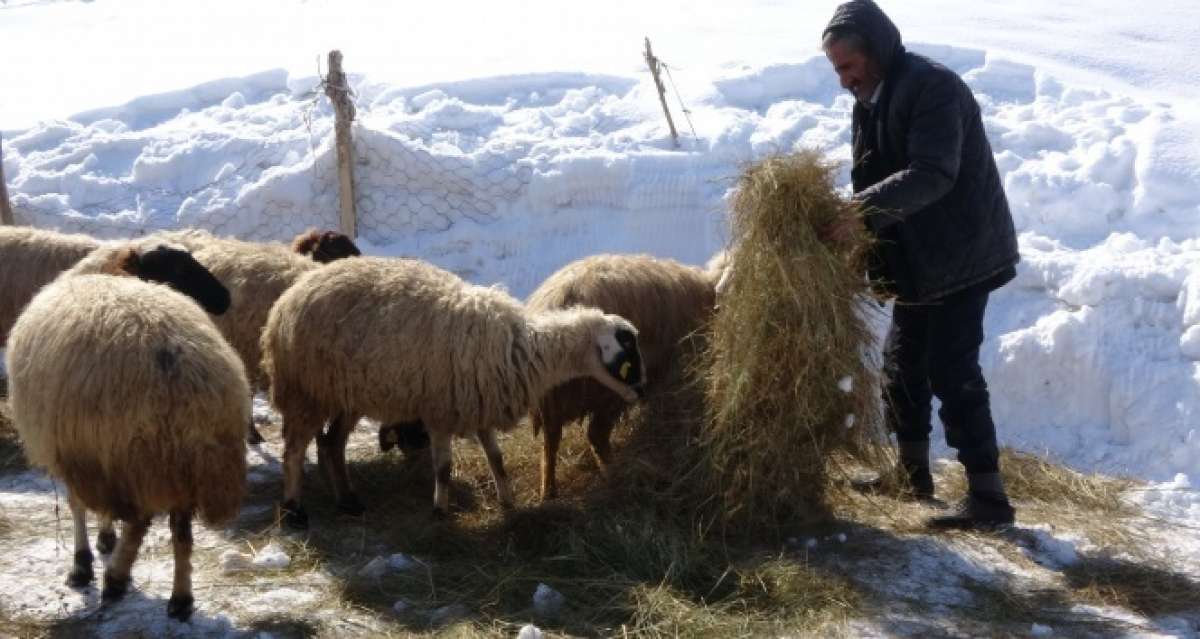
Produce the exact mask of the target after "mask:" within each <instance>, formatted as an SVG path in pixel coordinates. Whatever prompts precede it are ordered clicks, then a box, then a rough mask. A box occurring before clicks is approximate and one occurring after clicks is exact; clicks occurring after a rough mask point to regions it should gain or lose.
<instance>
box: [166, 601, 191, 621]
mask: <svg viewBox="0 0 1200 639" xmlns="http://www.w3.org/2000/svg"><path fill="white" fill-rule="evenodd" d="M194 603H195V600H194V599H193V598H192V596H191V595H171V599H170V600H169V601H167V616H168V617H170V618H172V619H176V620H178V621H182V622H186V621H187V620H188V619H190V618H191V616H192V610H194V607H193V604H194Z"/></svg>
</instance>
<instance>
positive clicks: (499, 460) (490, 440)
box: [475, 429, 514, 509]
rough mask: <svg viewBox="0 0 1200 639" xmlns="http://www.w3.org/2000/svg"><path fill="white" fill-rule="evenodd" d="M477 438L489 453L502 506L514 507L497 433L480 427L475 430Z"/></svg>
mask: <svg viewBox="0 0 1200 639" xmlns="http://www.w3.org/2000/svg"><path fill="white" fill-rule="evenodd" d="M475 438H476V439H478V440H479V445H480V446H482V447H483V452H484V453H485V454H486V455H487V461H488V468H490V469H491V471H492V480H493V481H495V482H496V497H498V498H499V499H500V506H502V507H503V508H505V509H509V508H512V507H513V502H514V500H513V489H512V483H511V482H510V481H509V480H508V473H506V472H504V457H503V455H501V454H500V446H499V445H498V444H497V443H496V433H495V432H494V431H492V430H491V429H480V430H477V431H475Z"/></svg>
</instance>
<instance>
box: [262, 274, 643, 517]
mask: <svg viewBox="0 0 1200 639" xmlns="http://www.w3.org/2000/svg"><path fill="white" fill-rule="evenodd" d="M263 353H264V360H263V367H264V368H265V369H266V371H267V372H268V374H269V375H270V377H271V403H272V404H273V405H274V406H275V408H276V409H277V410H279V411H280V413H282V415H283V432H284V438H285V450H284V460H283V465H284V499H285V501H284V503H283V505H282V510H283V511H284V515H285V518H286V519H285V520H286V521H287V523H289V524H290V525H293V526H305V525H307V515H306V514H305V512H304V509H303V507H302V506H301V504H300V484H301V481H300V480H301V472H302V470H303V461H304V452H305V449H306V448H307V447H308V443H309V442H310V441H312V440H313V438H314V437H315V436H316V435H317V434H318V433H319V432H320V431H321V427H322V425H324V424H325V423H326V422H327V421H329V422H330V423H329V429H328V431H327V433H326V434H325V435H323V436H322V437H320V438H319V439H318V442H317V444H318V452H319V453H320V458H321V461H323V462H327V463H324V464H323V465H324V466H325V468H326V471H327V472H328V473H329V476H330V479H331V480H332V483H333V486H334V491H335V494H336V496H337V500H338V506H339V508H341V509H342V510H343V511H345V512H351V513H355V512H361V510H362V506H361V503H360V502H359V500H358V498H357V496H356V495H354V493H353V491H352V489H351V487H350V481H349V477H348V476H347V475H346V468H345V446H346V440H347V439H348V438H349V435H350V432H351V431H352V430H353V428H354V426H355V425H356V424H357V423H358V420H359V419H360V418H361V417H364V416H366V417H371V418H374V419H377V420H380V421H381V422H384V423H389V422H398V421H412V420H421V421H422V422H424V424H425V426H426V428H427V429H428V430H429V433H430V438H431V440H432V449H433V450H432V457H433V465H434V470H435V488H434V500H433V501H434V512H435V514H443V513H445V512H446V508H447V504H448V497H449V493H448V484H449V480H450V473H451V457H450V441H451V437H452V436H454V435H458V436H466V435H470V434H473V435H475V437H476V438H477V439H478V441H479V444H480V445H481V446H482V447H483V449H484V452H485V453H486V455H487V459H488V465H489V467H490V469H491V472H492V477H493V479H494V480H495V482H496V492H497V495H498V496H499V500H500V503H501V504H502V505H504V506H506V507H509V506H511V505H512V503H513V494H512V488H511V486H510V484H509V481H508V478H507V475H506V474H505V471H504V466H503V461H502V457H501V454H500V449H499V447H498V446H497V444H496V439H495V434H494V431H495V430H508V429H511V428H512V427H514V426H515V425H516V424H517V422H518V420H519V419H520V418H521V417H522V416H524V415H525V414H526V413H528V412H529V410H530V409H531V408H532V407H533V406H534V404H535V403H536V402H537V401H538V399H539V398H540V397H541V395H542V393H543V392H545V391H546V390H547V389H549V388H551V387H553V386H555V385H557V384H561V383H563V382H566V381H568V380H570V379H574V378H577V377H583V376H591V377H592V378H594V379H596V380H597V381H599V382H600V383H601V384H604V385H605V386H607V387H608V388H610V389H612V390H613V391H614V392H616V393H617V394H618V395H620V396H621V397H623V398H624V399H625V400H626V401H633V400H634V399H636V398H637V396H638V395H639V394H640V392H641V387H642V384H643V378H644V369H643V366H642V365H641V355H640V353H639V351H638V346H637V331H636V329H635V328H634V327H633V325H632V324H630V323H629V322H628V321H626V320H625V319H623V318H620V317H618V316H615V315H605V314H603V313H601V312H600V311H598V310H595V309H571V310H558V311H549V312H543V313H531V312H527V311H526V310H525V309H524V307H522V305H521V304H520V302H518V301H517V300H515V299H513V298H512V297H511V296H509V295H508V294H507V293H504V292H503V291H501V290H498V289H495V288H484V287H480V286H472V285H469V284H466V283H465V282H463V281H462V280H461V279H459V278H458V277H457V276H455V275H454V274H452V273H449V272H447V271H444V270H442V269H439V268H437V267H435V266H432V265H430V264H426V263H424V262H420V261H417V260H404V259H379V258H368V257H364V258H358V259H353V260H342V261H340V262H334V263H332V264H329V265H327V266H325V267H324V268H321V269H319V270H316V271H313V272H312V273H309V274H307V275H305V276H304V277H303V278H301V279H300V280H299V281H298V282H296V284H295V286H293V287H292V288H290V289H288V291H287V292H286V293H284V294H283V296H282V297H280V298H279V301H278V302H277V303H276V304H275V306H274V308H272V309H271V315H270V318H269V319H268V320H267V326H266V328H265V329H264V330H263Z"/></svg>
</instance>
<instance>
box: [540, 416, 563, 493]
mask: <svg viewBox="0 0 1200 639" xmlns="http://www.w3.org/2000/svg"><path fill="white" fill-rule="evenodd" d="M541 431H542V501H546V500H547V499H554V498H555V497H557V496H558V479H557V478H556V476H555V475H556V473H557V472H558V468H557V467H558V445H559V443H560V442H562V423H561V422H559V421H557V420H554V421H548V422H543V423H542V428H541Z"/></svg>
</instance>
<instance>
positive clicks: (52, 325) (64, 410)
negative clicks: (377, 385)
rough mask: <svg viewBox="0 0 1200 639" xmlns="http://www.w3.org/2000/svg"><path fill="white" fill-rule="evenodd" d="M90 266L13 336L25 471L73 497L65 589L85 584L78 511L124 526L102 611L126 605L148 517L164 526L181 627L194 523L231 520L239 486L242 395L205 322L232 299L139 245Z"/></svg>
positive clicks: (238, 372)
mask: <svg viewBox="0 0 1200 639" xmlns="http://www.w3.org/2000/svg"><path fill="white" fill-rule="evenodd" d="M92 257H94V259H89V261H87V265H86V268H80V267H81V266H82V265H77V268H79V270H78V271H75V270H74V269H73V270H72V271H68V272H67V273H65V274H63V275H62V276H60V277H59V278H58V279H56V280H55V281H54V282H53V283H51V284H50V285H48V286H46V287H45V288H43V289H42V290H41V292H39V293H38V294H37V295H36V296H35V297H34V298H33V300H32V301H31V302H30V303H29V306H28V307H27V308H26V309H25V311H24V312H23V313H22V314H21V316H20V317H19V318H18V320H17V322H16V325H15V326H14V327H13V329H12V334H11V335H10V337H9V342H8V352H7V355H6V360H5V361H6V366H7V368H8V371H9V376H10V380H11V381H10V389H9V390H10V398H9V402H10V405H11V407H12V418H13V423H14V425H15V427H16V429H17V432H18V433H19V435H20V437H21V440H22V442H23V443H24V446H25V452H26V455H27V457H28V458H29V460H30V462H31V463H33V464H34V465H37V466H41V467H44V468H46V469H47V470H48V471H49V472H50V474H51V475H53V476H55V477H57V478H59V479H60V480H62V482H63V483H64V484H65V485H66V487H67V490H68V499H69V503H70V507H71V514H72V518H73V521H74V529H75V557H74V565H73V568H72V570H71V572H70V576H69V578H68V583H70V584H71V585H73V586H83V585H85V584H87V583H88V582H90V581H91V580H92V579H93V572H92V560H93V556H92V551H91V548H90V546H89V544H88V537H87V522H86V510H92V511H94V512H96V513H98V514H100V515H101V516H102V517H107V518H116V519H120V520H122V521H124V529H123V531H122V535H121V538H120V541H119V542H117V544H116V549H115V551H114V555H113V558H112V561H111V562H110V564H109V566H108V568H107V570H106V571H105V575H104V589H103V591H102V594H101V596H102V599H103V601H104V602H106V603H107V602H111V601H113V600H116V599H119V598H120V597H121V596H123V595H124V594H125V591H126V590H127V588H128V586H129V582H130V574H131V570H132V566H133V562H134V560H135V559H136V557H137V554H138V549H139V547H140V545H141V542H142V539H143V537H144V535H145V534H146V531H147V529H148V527H149V525H150V520H151V517H152V516H153V515H155V514H158V513H167V514H168V515H169V519H170V527H171V536H172V545H173V547H174V553H175V578H174V585H173V588H172V592H171V599H170V601H169V602H168V604H167V614H168V615H170V616H171V617H174V618H177V619H187V618H188V617H189V616H190V614H191V611H192V603H193V596H192V589H191V560H190V557H191V548H192V534H191V520H192V517H193V515H194V514H199V516H200V518H201V519H202V520H204V521H205V522H207V523H209V524H214V525H215V524H219V523H221V522H224V521H227V520H229V519H231V518H232V517H233V516H234V515H235V514H236V513H237V511H238V505H239V504H240V502H241V498H242V493H243V490H244V486H245V477H246V459H245V451H246V444H245V440H244V435H245V427H246V420H247V419H249V416H250V402H249V399H248V398H249V392H250V390H249V386H248V384H247V382H246V374H245V371H244V368H243V366H242V364H241V361H240V360H239V359H238V357H237V354H236V353H235V352H234V351H233V349H232V348H230V346H229V345H228V344H227V343H226V342H225V340H224V338H222V337H221V334H220V332H218V331H217V328H216V326H215V325H214V324H213V321H212V320H211V319H210V318H209V315H208V314H207V313H213V314H220V313H224V312H225V311H226V310H227V309H228V308H229V304H230V298H229V292H228V291H227V290H226V289H225V287H223V286H222V285H221V283H220V282H219V281H217V279H216V278H215V277H214V276H213V275H212V273H210V272H209V271H208V270H206V269H205V268H204V267H203V266H201V265H200V264H199V263H198V262H197V261H196V260H195V259H194V258H193V257H192V256H191V255H190V254H189V253H188V252H187V251H186V250H184V249H182V248H179V247H175V246H170V245H164V244H158V243H154V242H149V243H148V242H146V241H142V242H139V243H133V244H129V245H124V246H118V245H113V246H110V247H106V248H104V249H101V250H99V251H96V254H95V255H94V256H92ZM89 269H90V270H89ZM121 276H125V277H121ZM206 311H207V313H206Z"/></svg>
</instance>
